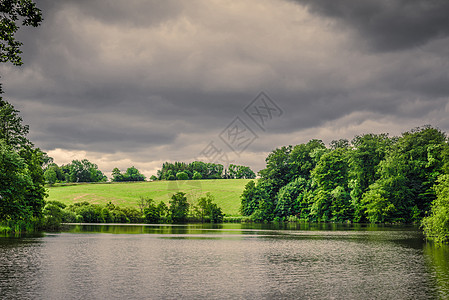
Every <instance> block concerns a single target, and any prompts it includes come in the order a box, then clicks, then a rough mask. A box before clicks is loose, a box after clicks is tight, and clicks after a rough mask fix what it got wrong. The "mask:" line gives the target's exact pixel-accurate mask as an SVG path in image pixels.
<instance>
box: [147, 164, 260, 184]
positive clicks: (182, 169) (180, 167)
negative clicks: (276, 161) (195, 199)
mask: <svg viewBox="0 0 449 300" xmlns="http://www.w3.org/2000/svg"><path fill="white" fill-rule="evenodd" d="M254 178H256V174H255V173H254V172H253V170H251V168H250V167H247V166H240V165H234V164H230V165H229V167H228V168H225V167H224V166H223V165H222V164H215V163H205V162H202V161H194V162H191V163H185V162H174V163H170V162H165V163H163V164H162V168H161V169H160V170H158V171H157V177H156V176H155V177H152V179H154V180H198V179H254Z"/></svg>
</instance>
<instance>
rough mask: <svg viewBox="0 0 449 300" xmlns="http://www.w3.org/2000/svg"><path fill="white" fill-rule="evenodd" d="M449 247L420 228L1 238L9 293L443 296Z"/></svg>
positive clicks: (111, 229) (126, 229) (201, 229)
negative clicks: (430, 239)
mask: <svg viewBox="0 0 449 300" xmlns="http://www.w3.org/2000/svg"><path fill="white" fill-rule="evenodd" d="M448 257H449V248H448V247H446V246H445V247H435V246H434V245H432V244H427V243H425V242H424V240H423V237H422V234H421V233H420V231H419V230H418V229H417V228H416V227H399V226H393V227H391V226H386V227H378V226H372V225H357V226H353V225H337V224H277V225H267V224H257V225H254V224H219V225H216V224H207V225H204V224H196V225H195V224H190V225H179V226H171V225H170V226H168V225H127V226H123V225H121V226H116V225H73V226H70V227H69V228H68V230H67V231H66V232H61V233H47V234H45V236H40V237H27V238H22V239H15V238H12V239H11V238H0V291H1V295H2V299H3V298H5V299H17V298H19V299H20V298H24V299H29V298H39V299H122V298H125V297H127V298H132V299H161V298H163V299H166V298H169V299H175V298H182V299H198V298H206V297H207V298H214V299H224V298H226V299H228V298H241V299H272V298H288V299H299V298H308V299H310V298H311V299H323V298H324V299H329V298H336V299H365V298H366V299H374V298H380V299H436V298H448V297H449V288H448V282H449V263H448V259H447V258H448Z"/></svg>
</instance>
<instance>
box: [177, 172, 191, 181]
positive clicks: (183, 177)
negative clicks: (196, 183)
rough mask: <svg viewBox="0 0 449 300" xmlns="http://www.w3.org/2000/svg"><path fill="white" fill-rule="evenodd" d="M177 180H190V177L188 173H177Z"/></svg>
mask: <svg viewBox="0 0 449 300" xmlns="http://www.w3.org/2000/svg"><path fill="white" fill-rule="evenodd" d="M176 179H177V180H188V179H189V175H187V173H186V172H178V173H176Z"/></svg>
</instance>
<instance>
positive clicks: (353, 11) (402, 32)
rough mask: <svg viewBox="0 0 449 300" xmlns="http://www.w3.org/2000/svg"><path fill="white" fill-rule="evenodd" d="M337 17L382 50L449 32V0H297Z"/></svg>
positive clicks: (394, 49) (408, 45)
mask: <svg viewBox="0 0 449 300" xmlns="http://www.w3.org/2000/svg"><path fill="white" fill-rule="evenodd" d="M294 1H296V2H298V3H301V4H305V5H307V7H308V8H309V9H310V11H311V12H312V13H317V14H320V15H324V16H328V17H331V18H335V19H337V20H339V21H341V22H342V23H344V24H345V25H348V26H349V27H350V28H351V29H352V30H355V31H357V32H358V33H359V35H358V37H359V38H361V39H364V40H368V41H369V43H370V45H371V46H372V47H373V48H375V49H377V50H379V51H397V50H404V49H407V48H410V47H416V46H421V45H424V44H426V43H427V42H429V41H430V40H433V39H436V38H442V37H447V36H448V35H449V18H448V14H449V2H448V1H446V0H395V1H391V0H369V1H359V0H335V1H329V0H294Z"/></svg>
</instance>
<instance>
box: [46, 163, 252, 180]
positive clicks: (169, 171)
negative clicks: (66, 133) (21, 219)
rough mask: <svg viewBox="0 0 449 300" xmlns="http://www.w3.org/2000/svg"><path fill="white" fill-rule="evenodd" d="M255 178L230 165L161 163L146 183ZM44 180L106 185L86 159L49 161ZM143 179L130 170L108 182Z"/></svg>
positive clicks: (248, 171) (115, 174)
mask: <svg viewBox="0 0 449 300" xmlns="http://www.w3.org/2000/svg"><path fill="white" fill-rule="evenodd" d="M255 177H256V174H255V173H254V172H253V171H252V170H251V169H250V168H249V167H247V166H240V165H234V164H230V165H229V167H228V168H224V167H223V165H221V164H214V163H205V162H201V161H194V162H192V163H184V162H175V163H169V162H165V163H163V164H162V168H161V170H158V176H157V177H156V176H154V175H152V176H151V177H150V180H199V179H254V178H255ZM44 178H45V181H46V182H47V183H48V184H54V183H76V182H106V181H108V178H107V177H106V175H104V174H103V172H102V171H101V170H100V169H99V168H98V165H96V164H95V163H92V162H90V161H89V160H87V159H83V160H73V161H72V162H71V163H68V164H65V165H61V166H58V165H57V164H56V163H54V162H53V159H52V158H51V157H49V158H48V162H47V164H46V167H45V169H44ZM145 180H146V177H145V176H144V175H143V174H142V173H141V172H140V171H139V170H138V169H137V168H136V167H134V166H132V167H129V168H127V169H126V171H125V172H122V171H120V169H119V168H114V169H113V170H112V176H111V181H112V182H131V181H145Z"/></svg>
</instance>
